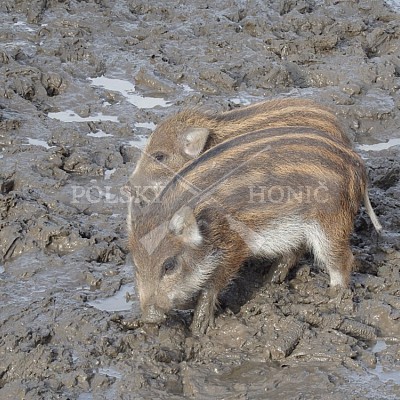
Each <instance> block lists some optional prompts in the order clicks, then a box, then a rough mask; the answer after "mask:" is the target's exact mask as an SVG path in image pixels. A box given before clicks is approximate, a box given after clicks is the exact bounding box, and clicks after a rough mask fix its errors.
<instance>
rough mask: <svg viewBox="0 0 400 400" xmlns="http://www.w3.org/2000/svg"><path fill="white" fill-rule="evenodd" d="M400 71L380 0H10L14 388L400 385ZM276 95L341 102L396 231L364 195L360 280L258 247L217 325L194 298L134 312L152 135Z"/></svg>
mask: <svg viewBox="0 0 400 400" xmlns="http://www.w3.org/2000/svg"><path fill="white" fill-rule="evenodd" d="M393 3H396V2H395V1H391V4H393ZM103 76H104V77H105V78H107V79H105V78H104V77H103ZM101 77H103V78H101ZM89 78H90V79H89ZM134 85H135V86H134ZM399 86H400V14H398V13H396V12H395V11H394V10H393V9H391V8H390V7H389V6H388V5H387V4H385V3H384V2H383V1H381V0H379V1H375V0H360V1H337V0H325V1H312V0H303V1H296V0H270V1H257V0H249V1H239V0H237V1H233V0H221V1H217V2H207V1H197V0H191V1H187V2H183V1H181V2H165V1H164V2H163V1H162V0H135V1H128V0H125V1H115V2H113V1H110V0H96V1H90V0H87V1H75V0H64V1H61V0H59V1H57V0H47V1H45V0H33V1H32V0H29V1H28V0H18V1H11V0H10V1H9V0H3V1H1V3H0V185H1V194H0V213H1V220H0V299H1V314H0V317H1V326H0V398H1V399H12V400H15V399H79V400H90V399H179V398H182V397H188V398H198V399H210V398H213V399H277V398H279V399H327V400H330V399H335V400H336V399H337V400H340V399H343V398H346V399H398V398H400V378H399V376H400V297H399V295H400V276H399V264H400V234H399V231H400V208H399V202H400V200H399V199H400V162H399V160H400V146H399V144H400V109H399V108H400V94H399ZM277 96H304V97H309V98H313V99H316V100H317V101H319V102H321V103H323V104H327V105H328V106H331V107H332V109H333V110H334V111H335V112H336V113H337V114H338V115H339V116H340V118H341V119H342V120H343V121H344V124H345V126H346V128H347V129H348V132H349V135H350V136H351V138H352V139H353V140H354V141H355V146H356V148H357V149H358V151H359V152H360V153H361V154H362V155H363V157H364V158H365V160H366V164H367V168H368V174H369V177H370V183H371V189H370V196H371V200H372V203H373V205H374V207H375V210H376V213H377V214H378V216H379V218H380V220H381V222H382V223H383V225H384V229H385V231H384V233H383V235H382V237H380V238H377V236H376V234H375V233H374V231H373V227H372V225H371V223H370V220H369V219H368V217H367V216H366V214H365V212H364V211H363V210H361V211H360V214H359V216H358V218H357V222H356V226H355V233H354V235H353V238H352V245H353V249H354V254H355V255H356V257H357V260H358V262H357V269H356V271H355V272H354V274H353V277H352V286H353V294H352V295H351V294H348V295H344V296H342V299H341V301H338V300H337V299H334V298H331V297H330V296H329V294H328V276H327V274H326V273H325V272H324V271H321V270H318V269H317V268H316V267H315V266H314V265H313V264H312V261H311V260H307V259H306V260H303V262H302V263H301V264H300V265H299V266H298V267H297V268H295V270H294V271H292V272H291V274H290V276H289V277H288V279H286V281H285V282H284V283H283V284H280V285H277V284H275V285H272V284H267V283H265V282H264V277H265V273H266V272H267V271H268V267H269V264H268V263H267V262H258V263H253V264H249V265H247V266H246V268H244V271H243V274H242V276H240V277H239V279H238V280H237V281H236V282H235V283H234V284H232V286H231V287H230V289H229V290H228V291H227V293H225V295H224V296H223V299H222V309H221V311H220V313H219V316H218V318H217V327H216V329H214V330H210V331H209V332H208V333H207V335H205V336H204V337H201V338H193V337H191V335H190V333H189V330H188V324H189V322H190V311H186V312H180V313H176V314H175V315H173V316H172V317H171V318H170V319H169V320H168V322H167V323H166V324H164V325H162V326H161V327H152V326H144V327H139V328H137V329H134V328H135V326H131V325H129V323H128V322H129V321H130V320H131V319H134V318H135V317H137V316H138V313H139V311H138V303H137V297H136V295H135V292H134V289H133V287H134V276H133V267H132V262H131V259H130V257H129V254H128V252H127V240H126V239H127V234H126V229H125V218H126V197H125V196H124V193H123V192H121V191H120V188H121V187H122V186H123V185H124V184H125V182H126V181H127V178H128V175H129V174H130V172H132V171H133V168H134V165H135V162H136V161H137V159H138V157H139V155H140V147H141V146H143V142H144V140H145V136H146V135H148V134H149V133H150V132H151V129H153V128H154V126H155V124H157V123H158V122H159V121H160V120H161V119H162V118H164V117H165V116H168V115H170V114H172V113H174V112H176V111H178V110H180V109H181V108H182V107H188V106H201V107H203V108H204V109H211V110H228V109H231V108H233V107H238V106H240V105H243V104H247V103H249V102H255V101H259V100H262V99H266V98H274V97H277ZM381 143H386V144H385V145H382V144H381ZM126 293H129V295H128V296H127V300H129V301H128V303H126V301H125V297H126V296H125V294H126Z"/></svg>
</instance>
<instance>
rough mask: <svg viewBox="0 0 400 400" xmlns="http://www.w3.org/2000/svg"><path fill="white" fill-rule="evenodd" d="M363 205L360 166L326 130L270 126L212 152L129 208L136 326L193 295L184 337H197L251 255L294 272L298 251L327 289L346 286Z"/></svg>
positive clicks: (157, 318)
mask: <svg viewBox="0 0 400 400" xmlns="http://www.w3.org/2000/svg"><path fill="white" fill-rule="evenodd" d="M265 171H268V172H269V173H268V174H266V173H265ZM361 200H364V203H365V205H366V207H367V209H369V212H370V213H371V212H372V214H373V211H372V208H371V205H370V203H369V200H368V196H367V186H366V172H365V167H364V164H363V161H362V159H361V158H360V157H359V156H358V155H357V154H356V153H355V152H354V151H353V150H351V149H350V148H349V147H348V146H346V145H344V144H343V143H342V141H340V140H338V139H335V138H332V136H331V135H330V134H329V133H325V132H323V131H320V130H316V129H312V128H304V127H287V128H271V129H267V130H264V131H257V132H252V133H249V134H245V135H241V136H238V137H236V138H233V139H231V140H227V141H225V142H223V143H221V144H219V145H217V146H215V147H213V148H211V149H210V150H208V151H207V152H205V153H204V154H203V155H202V156H200V157H199V158H197V159H196V160H194V161H193V162H192V163H190V164H189V165H187V166H186V167H184V168H183V169H181V170H180V171H179V172H178V174H177V175H176V176H175V177H174V178H173V179H172V180H171V181H170V182H169V183H168V184H167V186H166V187H165V188H164V190H163V191H162V193H161V194H160V195H159V197H158V198H157V199H156V200H155V201H154V202H153V203H151V204H149V205H148V206H146V207H139V206H137V205H135V203H134V202H132V204H131V210H130V214H131V215H130V222H129V247H130V251H131V253H132V256H133V260H134V264H135V274H136V283H137V288H138V294H139V299H140V304H141V308H142V311H143V320H144V321H147V322H156V323H157V322H160V321H162V320H163V319H164V318H165V316H166V314H167V313H168V312H169V311H170V310H171V309H174V308H182V307H185V304H186V303H187V302H188V300H190V299H192V298H197V305H196V308H195V313H194V318H193V322H192V330H193V332H195V333H201V332H205V331H206V329H207V327H208V326H209V325H211V326H212V325H213V323H214V308H215V305H216V303H217V299H218V295H219V293H220V292H221V290H223V289H224V288H225V287H226V286H227V285H228V283H229V282H230V281H231V280H232V279H233V278H235V276H236V275H237V272H238V271H239V269H240V267H241V266H242V265H243V263H244V261H245V260H246V259H248V258H250V257H252V256H256V257H262V258H268V259H282V260H283V262H284V263H286V264H287V265H289V266H292V265H293V264H295V263H296V261H297V259H298V256H299V254H302V252H303V251H304V250H305V249H306V250H309V251H311V252H312V253H313V255H314V258H315V261H316V262H317V263H318V264H319V265H321V266H322V267H324V268H325V269H326V271H327V272H328V273H329V276H330V285H331V286H341V287H346V286H347V285H348V283H349V279H350V272H351V270H352V267H353V255H352V252H351V249H350V246H349V237H350V234H351V232H352V229H353V222H354V217H355V215H356V213H357V211H358V209H359V206H360V202H361ZM370 215H371V214H370ZM373 215H374V214H373ZM374 216H375V215H374ZM373 223H374V225H375V224H376V223H377V220H373Z"/></svg>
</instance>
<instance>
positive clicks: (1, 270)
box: [0, 265, 5, 274]
mask: <svg viewBox="0 0 400 400" xmlns="http://www.w3.org/2000/svg"><path fill="white" fill-rule="evenodd" d="M3 272H5V269H4V267H3V266H2V265H0V274H2V273H3Z"/></svg>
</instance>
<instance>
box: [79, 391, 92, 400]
mask: <svg viewBox="0 0 400 400" xmlns="http://www.w3.org/2000/svg"><path fill="white" fill-rule="evenodd" d="M77 400H93V394H92V393H90V392H86V393H81V394H80V395H79V396H78V397H77Z"/></svg>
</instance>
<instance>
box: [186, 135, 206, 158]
mask: <svg viewBox="0 0 400 400" xmlns="http://www.w3.org/2000/svg"><path fill="white" fill-rule="evenodd" d="M209 134H210V131H209V130H208V129H207V128H189V129H187V130H186V131H185V132H184V134H183V140H184V145H183V151H184V152H185V154H186V155H188V156H189V157H191V158H196V157H198V156H199V155H200V153H201V152H202V151H203V150H204V146H205V145H206V142H207V139H208V136H209Z"/></svg>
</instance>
